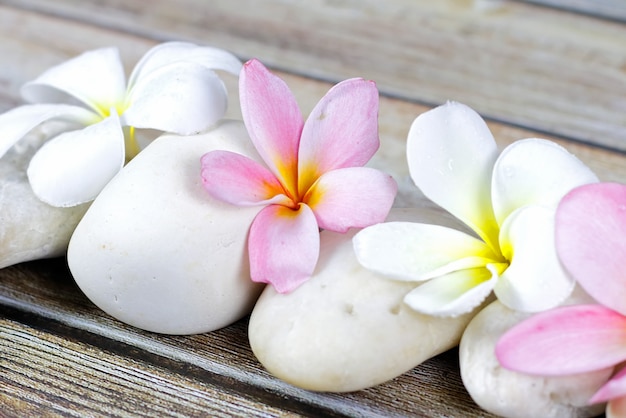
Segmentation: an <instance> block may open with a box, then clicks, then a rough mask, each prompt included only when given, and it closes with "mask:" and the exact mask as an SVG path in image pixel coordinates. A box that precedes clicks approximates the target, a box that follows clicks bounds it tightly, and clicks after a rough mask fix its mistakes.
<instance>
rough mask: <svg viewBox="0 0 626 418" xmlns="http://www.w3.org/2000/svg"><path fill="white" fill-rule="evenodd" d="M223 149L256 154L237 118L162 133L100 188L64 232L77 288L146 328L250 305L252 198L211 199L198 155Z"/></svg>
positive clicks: (179, 329)
mask: <svg viewBox="0 0 626 418" xmlns="http://www.w3.org/2000/svg"><path fill="white" fill-rule="evenodd" d="M215 149H223V150H230V151H235V152H238V153H240V154H244V155H248V156H252V157H253V158H257V159H258V155H257V154H256V151H255V150H254V148H253V147H252V144H251V142H250V139H249V138H248V135H247V133H246V130H245V128H244V126H243V124H242V123H241V122H235V121H226V122H222V123H221V124H220V125H219V126H217V127H216V128H214V129H213V130H211V131H209V132H207V133H204V134H200V135H195V136H189V137H178V136H173V135H171V136H163V137H160V138H158V139H157V140H155V141H154V142H153V143H152V144H150V145H149V146H148V147H147V148H146V149H145V150H144V151H142V152H141V153H140V154H139V155H138V156H137V157H135V158H134V159H133V160H132V161H131V162H130V163H129V164H128V165H127V166H126V167H125V168H124V169H123V170H122V171H121V172H120V173H119V174H118V175H117V176H116V177H115V178H114V179H113V180H112V181H111V182H110V183H109V184H108V185H107V187H106V188H105V189H104V190H103V191H102V192H101V193H100V195H99V196H98V197H97V199H96V200H95V201H94V202H93V204H92V206H91V208H90V209H89V210H88V211H87V213H86V215H85V217H84V218H83V220H82V221H81V222H80V224H79V225H78V227H77V228H76V231H75V233H74V235H73V236H72V239H71V242H70V245H69V250H68V263H69V267H70V269H71V272H72V275H73V276H74V278H75V280H76V282H77V283H78V285H79V286H80V288H81V289H82V291H83V292H84V293H85V294H86V295H87V297H89V299H91V301H93V302H94V303H95V304H96V305H97V306H99V307H100V308H101V309H102V310H104V311H105V312H107V313H108V314H110V315H112V316H113V317H115V318H117V319H119V320H121V321H123V322H126V323H128V324H130V325H133V326H135V327H138V328H142V329H145V330H148V331H154V332H159V333H166V334H193V333H201V332H208V331H212V330H215V329H218V328H222V327H224V326H227V325H229V324H231V323H233V322H235V321H236V320H238V319H240V318H241V317H243V316H244V315H246V314H248V313H249V312H250V310H251V309H252V307H253V305H254V302H255V301H256V299H257V297H258V295H259V293H260V292H261V290H262V288H263V286H262V285H260V284H257V283H253V282H252V281H251V280H250V278H249V267H248V252H247V234H248V229H249V227H250V224H251V223H252V220H253V219H254V217H255V216H256V214H257V213H258V212H259V210H260V209H261V208H260V207H246V208H242V207H237V206H233V205H230V204H227V203H223V202H220V201H217V200H215V199H212V198H211V197H210V196H209V195H208V193H207V192H206V191H205V190H204V188H203V187H202V184H201V177H200V158H201V157H202V155H204V154H205V153H206V152H208V151H211V150H215Z"/></svg>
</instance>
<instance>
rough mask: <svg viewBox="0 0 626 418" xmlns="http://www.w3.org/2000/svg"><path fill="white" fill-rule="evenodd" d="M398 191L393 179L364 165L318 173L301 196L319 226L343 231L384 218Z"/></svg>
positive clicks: (361, 226) (380, 220)
mask: <svg viewBox="0 0 626 418" xmlns="http://www.w3.org/2000/svg"><path fill="white" fill-rule="evenodd" d="M397 190H398V188H397V185H396V182H395V181H394V180H393V178H392V177H391V176H390V175H388V174H385V173H383V172H381V171H378V170H375V169H373V168H368V167H351V168H342V169H339V170H333V171H329V172H327V173H325V174H324V175H322V176H321V177H320V178H319V180H318V181H317V182H316V183H315V184H314V185H313V187H312V188H311V189H310V190H309V191H308V192H307V194H306V195H305V197H304V199H303V200H304V203H306V204H307V205H308V206H309V207H310V208H311V209H312V210H313V212H314V213H315V217H316V218H317V222H318V224H319V226H320V228H323V229H329V230H331V231H335V232H346V231H347V230H348V229H349V228H363V227H365V226H369V225H372V224H375V223H379V222H382V221H384V220H385V218H386V217H387V214H388V213H389V210H390V209H391V205H392V204H393V199H394V198H395V196H396V191H397Z"/></svg>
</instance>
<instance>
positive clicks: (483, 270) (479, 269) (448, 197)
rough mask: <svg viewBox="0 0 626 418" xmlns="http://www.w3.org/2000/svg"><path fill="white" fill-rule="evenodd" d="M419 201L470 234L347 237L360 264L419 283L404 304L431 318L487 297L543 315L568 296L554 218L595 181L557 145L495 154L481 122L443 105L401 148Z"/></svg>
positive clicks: (406, 228)
mask: <svg viewBox="0 0 626 418" xmlns="http://www.w3.org/2000/svg"><path fill="white" fill-rule="evenodd" d="M407 157H408V163H409V171H410V174H411V177H412V179H413V181H414V182H415V184H416V185H417V186H418V187H419V188H420V189H421V190H422V192H423V193H424V195H425V196H426V197H428V198H429V199H431V200H432V201H433V202H435V203H437V204H438V205H439V206H441V207H442V208H443V209H445V210H447V211H448V212H450V213H451V214H453V215H454V216H456V217H457V218H458V219H459V220H461V221H463V222H464V223H465V224H466V225H467V226H468V227H469V228H470V229H471V230H473V231H474V232H475V234H476V236H473V235H468V234H466V233H465V232H461V231H458V230H455V229H451V228H447V227H443V226H438V225H427V224H419V223H406V222H390V223H382V224H378V225H374V226H370V227H368V228H365V229H364V230H362V231H360V232H359V233H358V234H357V235H356V236H355V237H354V248H355V251H356V254H357V257H358V259H359V262H360V263H361V264H362V265H363V266H364V267H366V268H369V269H371V270H374V271H377V272H379V273H381V274H383V275H385V276H387V277H390V278H394V279H399V280H407V281H415V282H425V283H423V284H421V285H419V286H417V287H416V288H415V289H414V290H413V291H411V292H410V293H409V294H407V295H406V297H405V302H406V303H407V304H408V305H410V306H411V307H412V308H413V309H414V310H416V311H418V312H422V313H426V314H431V315H437V316H456V315H461V314H464V313H467V312H470V311H471V310H473V309H474V308H475V307H477V306H478V305H479V304H480V303H481V302H482V301H484V300H485V298H487V296H489V294H490V293H491V292H492V290H493V291H494V292H495V294H496V296H497V297H498V299H499V300H500V301H501V302H502V303H504V304H505V305H506V306H508V307H510V308H512V309H515V310H521V311H540V310H544V309H548V308H551V307H554V306H556V305H557V304H559V303H560V302H562V301H563V299H565V298H566V297H567V296H568V295H569V294H570V292H571V291H572V289H573V286H574V280H573V279H572V278H571V277H569V276H568V275H567V274H566V272H565V271H564V270H563V269H562V267H561V265H560V263H559V260H558V258H557V254H556V250H555V244H554V214H555V210H556V207H557V205H558V203H559V201H560V200H561V198H562V197H563V196H564V195H565V194H566V193H567V192H569V191H570V190H571V189H572V188H574V187H576V186H579V185H582V184H586V183H592V182H596V181H597V178H596V176H595V175H594V174H593V173H592V172H591V170H589V169H588V168H587V167H586V166H585V165H584V164H583V163H581V162H580V161H579V160H578V159H576V158H575V157H574V156H573V155H571V154H570V153H568V152H567V151H566V150H565V149H564V148H562V147H561V146H559V145H557V144H555V143H553V142H550V141H546V140H542V139H534V138H533V139H525V140H521V141H516V142H514V143H513V144H511V145H509V146H508V147H507V148H505V149H504V150H503V152H502V153H501V154H500V155H498V152H497V148H496V143H495V141H494V139H493V136H492V134H491V132H490V131H489V128H488V127H487V125H486V124H485V122H484V121H483V120H482V118H481V117H480V116H479V115H478V114H477V113H476V112H474V111H473V110H472V109H470V108H469V107H467V106H464V105H462V104H459V103H448V104H446V105H443V106H440V107H438V108H436V109H433V110H431V111H429V112H426V113H424V114H422V115H420V116H419V117H418V118H417V119H416V120H415V121H414V123H413V125H412V126H411V130H410V132H409V136H408V142H407Z"/></svg>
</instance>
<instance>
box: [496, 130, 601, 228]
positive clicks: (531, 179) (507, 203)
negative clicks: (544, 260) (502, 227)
mask: <svg viewBox="0 0 626 418" xmlns="http://www.w3.org/2000/svg"><path fill="white" fill-rule="evenodd" d="M597 181H598V178H597V177H596V175H595V174H594V173H593V172H592V171H591V170H590V169H589V168H588V167H587V166H585V165H584V164H583V163H582V162H581V161H580V160H579V159H578V158H576V157H575V156H574V155H572V154H570V153H569V152H568V151H567V150H566V149H565V148H563V147H562V146H560V145H558V144H556V143H554V142H551V141H547V140H544V139H536V138H531V139H525V140H521V141H516V142H514V143H512V144H511V145H509V146H508V147H506V148H505V149H504V151H502V154H500V157H499V158H498V160H497V161H496V164H495V166H494V169H493V183H492V194H491V198H492V200H493V208H494V211H495V214H496V219H497V220H498V222H499V223H500V224H501V223H502V222H503V221H504V219H505V218H506V217H507V216H509V215H510V214H511V213H512V212H513V211H514V210H516V209H518V208H521V207H522V206H526V205H542V206H548V207H554V208H556V206H557V204H558V203H559V201H560V200H561V198H562V197H563V196H565V194H566V193H567V192H569V191H570V190H571V189H573V188H574V187H577V186H580V185H583V184H587V183H594V182H597Z"/></svg>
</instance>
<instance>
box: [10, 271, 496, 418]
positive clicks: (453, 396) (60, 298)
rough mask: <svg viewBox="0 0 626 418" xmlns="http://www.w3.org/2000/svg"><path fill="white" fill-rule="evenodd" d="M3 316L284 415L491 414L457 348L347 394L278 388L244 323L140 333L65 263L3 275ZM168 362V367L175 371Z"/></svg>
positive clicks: (276, 380)
mask: <svg viewBox="0 0 626 418" xmlns="http://www.w3.org/2000/svg"><path fill="white" fill-rule="evenodd" d="M16 312H17V313H16ZM2 316H5V317H6V316H9V317H11V316H13V317H17V318H18V319H20V320H21V321H23V322H31V323H33V324H35V325H36V326H37V327H39V328H42V327H43V328H49V329H50V330H51V331H54V332H58V333H60V334H61V335H63V336H65V337H69V338H70V339H77V337H76V336H73V334H76V335H79V336H82V339H83V340H87V339H89V336H88V335H87V334H92V335H94V336H97V337H104V339H98V338H95V339H94V338H91V339H92V340H93V342H92V343H93V344H101V345H103V346H104V348H106V349H108V350H114V349H115V347H116V346H119V345H124V346H129V347H132V348H134V349H136V350H139V351H140V353H139V354H137V355H138V356H139V357H141V358H149V359H151V360H152V361H153V362H154V363H155V364H156V365H157V366H158V365H161V366H163V365H166V364H168V362H171V364H176V365H178V366H177V367H178V368H179V369H181V370H185V371H186V372H187V373H192V374H193V376H194V378H195V379H196V380H200V381H205V382H218V383H219V384H220V385H221V386H222V387H224V388H225V389H227V390H230V391H235V392H236V391H237V390H238V388H239V390H242V391H243V393H242V396H243V395H244V394H248V395H249V396H254V397H256V398H257V399H260V400H262V401H263V402H265V404H267V405H268V406H271V407H275V408H279V407H282V408H284V409H285V410H286V411H293V410H303V411H307V410H308V411H309V412H310V411H311V409H312V408H313V410H314V411H316V414H315V415H331V414H339V415H345V416H381V417H382V416H385V417H391V416H407V415H413V416H420V415H430V414H431V413H434V412H435V411H437V413H441V412H442V410H444V411H449V413H450V414H451V415H456V416H467V417H471V416H488V415H486V414H485V413H484V412H482V411H480V410H479V409H478V408H477V407H476V405H475V404H474V403H473V402H472V400H471V399H470V397H469V395H468V394H467V393H466V392H465V390H464V389H463V385H462V383H461V380H460V376H459V372H458V365H457V359H456V351H454V350H453V351H451V352H448V353H446V354H444V355H442V356H439V357H436V358H434V359H431V360H430V361H428V362H426V363H424V364H422V365H420V366H419V367H417V368H415V369H414V370H412V371H410V372H408V373H406V374H404V375H402V376H400V377H398V378H396V379H394V380H392V381H391V382H388V383H386V384H382V385H379V386H376V387H374V388H370V389H367V390H363V391H359V392H354V393H348V394H334V393H328V394H324V393H313V392H308V391H304V390H301V389H298V388H295V387H292V386H290V385H288V384H286V383H284V382H281V381H279V380H278V379H275V378H274V377H272V376H270V375H269V374H268V373H267V372H265V371H264V370H263V369H262V367H261V366H260V365H259V364H258V362H257V361H256V359H255V358H254V355H253V354H252V352H251V351H250V348H249V346H248V342H247V336H246V321H240V322H238V323H236V324H234V325H233V326H230V327H227V328H224V329H222V330H218V331H216V332H212V333H207V334H202V335H194V336H162V335H156V334H151V333H147V332H142V331H140V330H137V329H134V328H132V327H129V326H126V325H124V324H122V323H120V322H118V321H116V320H114V319H112V318H110V317H108V316H107V315H105V314H104V313H102V312H101V311H99V310H98V309H97V308H96V307H94V306H93V305H92V304H91V303H90V302H89V301H88V300H86V298H85V297H84V296H83V295H82V294H81V293H80V291H79V290H78V288H77V287H76V286H75V284H74V283H73V281H72V280H71V277H70V276H69V274H68V273H67V271H66V268H65V265H64V261H63V260H60V259H56V260H43V261H38V262H32V263H27V264H22V265H18V266H14V267H10V268H6V269H3V270H0V317H2ZM56 324H59V325H56ZM86 333H87V334H86ZM3 338H4V337H2V338H0V340H2V339H3ZM107 341H108V342H107ZM77 350H78V351H79V352H80V351H81V350H83V349H82V348H80V349H79V348H77ZM2 351H4V349H2ZM124 353H125V355H126V356H128V353H127V352H126V351H125V352H124ZM0 364H1V363H0ZM171 364H170V365H169V366H163V367H170V368H171V367H173V366H171ZM85 367H87V368H90V367H97V364H93V365H91V366H87V365H85ZM194 370H195V371H194ZM7 384H11V382H7ZM103 385H104V383H103ZM442 400H445V405H442V404H441V401H442Z"/></svg>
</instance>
